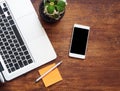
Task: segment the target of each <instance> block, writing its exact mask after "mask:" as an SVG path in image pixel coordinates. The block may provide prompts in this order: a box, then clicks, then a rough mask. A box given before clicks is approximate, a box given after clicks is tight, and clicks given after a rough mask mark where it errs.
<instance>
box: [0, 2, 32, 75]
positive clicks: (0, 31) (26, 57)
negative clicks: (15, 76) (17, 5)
mask: <svg viewBox="0 0 120 91" xmlns="http://www.w3.org/2000/svg"><path fill="white" fill-rule="evenodd" d="M0 54H1V56H2V58H3V60H4V63H5V65H6V67H7V69H8V72H9V73H11V72H14V71H16V70H18V69H20V68H23V67H24V66H27V65H28V64H31V63H33V60H32V58H31V56H30V53H29V51H28V49H27V48H26V45H25V43H24V41H23V39H22V37H21V35H20V33H19V28H17V26H16V23H15V20H14V18H13V16H12V14H11V12H10V10H9V8H8V6H7V4H6V2H2V3H0Z"/></svg>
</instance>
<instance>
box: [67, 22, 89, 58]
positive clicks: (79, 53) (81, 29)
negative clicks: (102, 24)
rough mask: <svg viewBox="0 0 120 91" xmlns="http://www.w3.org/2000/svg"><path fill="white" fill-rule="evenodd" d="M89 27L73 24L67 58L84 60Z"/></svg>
mask: <svg viewBox="0 0 120 91" xmlns="http://www.w3.org/2000/svg"><path fill="white" fill-rule="evenodd" d="M89 31H90V27H89V26H85V25H80V24H74V27H73V33H72V39H71V45H70V50H69V56H70V57H75V58H81V59H85V56H86V49H87V42H88V37H89Z"/></svg>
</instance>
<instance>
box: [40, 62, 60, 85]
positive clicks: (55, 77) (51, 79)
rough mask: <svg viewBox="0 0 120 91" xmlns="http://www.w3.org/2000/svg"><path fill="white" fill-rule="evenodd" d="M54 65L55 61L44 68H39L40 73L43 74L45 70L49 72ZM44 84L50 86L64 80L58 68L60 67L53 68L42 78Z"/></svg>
mask: <svg viewBox="0 0 120 91" xmlns="http://www.w3.org/2000/svg"><path fill="white" fill-rule="evenodd" d="M53 66H55V63H54V64H51V65H49V66H47V67H45V68H42V69H40V70H39V74H40V75H42V74H44V73H45V72H47V71H48V70H49V69H50V68H52V67H53ZM42 80H43V82H44V84H45V87H48V86H50V85H52V84H55V83H56V82H59V81H61V80H62V77H61V75H60V72H59V70H58V68H55V69H54V70H52V71H51V72H50V73H48V74H47V75H46V76H45V77H43V78H42Z"/></svg>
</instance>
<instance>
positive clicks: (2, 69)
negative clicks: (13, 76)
mask: <svg viewBox="0 0 120 91" xmlns="http://www.w3.org/2000/svg"><path fill="white" fill-rule="evenodd" d="M2 71H4V68H3V66H2V64H1V62H0V72H2Z"/></svg>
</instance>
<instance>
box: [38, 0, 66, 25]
mask: <svg viewBox="0 0 120 91" xmlns="http://www.w3.org/2000/svg"><path fill="white" fill-rule="evenodd" d="M65 6H66V0H42V2H41V4H40V6H39V12H40V15H41V17H42V18H43V20H45V21H46V22H48V23H55V22H57V21H59V20H60V19H61V18H62V17H63V16H64V14H65Z"/></svg>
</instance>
